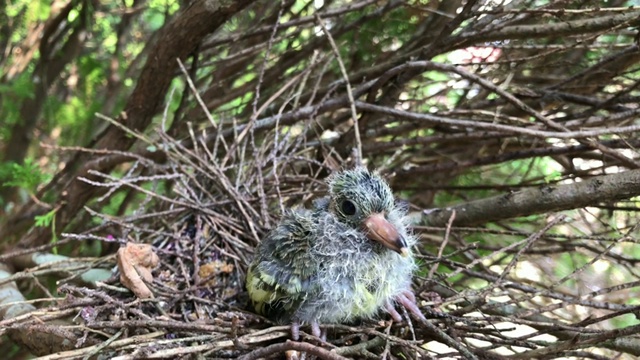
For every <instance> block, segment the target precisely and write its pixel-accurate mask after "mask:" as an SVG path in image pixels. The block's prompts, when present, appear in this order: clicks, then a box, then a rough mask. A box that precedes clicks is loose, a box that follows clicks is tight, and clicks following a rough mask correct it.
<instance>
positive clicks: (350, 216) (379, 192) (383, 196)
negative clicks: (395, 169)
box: [329, 167, 409, 256]
mask: <svg viewBox="0 0 640 360" xmlns="http://www.w3.org/2000/svg"><path fill="white" fill-rule="evenodd" d="M329 197H330V204H329V209H330V210H331V211H332V212H333V213H334V214H335V215H336V216H337V217H338V219H339V220H340V221H341V222H343V223H345V224H347V225H349V226H351V227H353V228H355V229H360V230H361V231H363V232H364V233H365V234H366V235H367V237H368V238H369V239H371V240H374V241H377V242H379V243H380V244H382V245H384V246H386V247H387V248H389V249H391V250H393V251H396V252H398V253H399V254H401V255H402V256H407V255H408V254H409V249H408V248H407V243H406V241H405V239H404V237H403V236H402V234H401V233H400V232H399V231H398V229H397V228H396V226H394V225H393V224H392V223H390V222H389V220H388V219H387V216H388V214H389V213H390V212H391V211H393V209H394V206H395V205H394V198H393V193H392V192H391V188H390V187H389V185H388V184H387V183H386V182H385V181H384V180H383V179H382V178H381V177H380V176H378V175H377V174H375V173H374V174H372V173H370V172H369V171H368V170H367V169H366V168H364V167H359V168H356V169H353V170H345V171H341V172H339V173H335V174H333V175H332V176H331V177H330V178H329Z"/></svg>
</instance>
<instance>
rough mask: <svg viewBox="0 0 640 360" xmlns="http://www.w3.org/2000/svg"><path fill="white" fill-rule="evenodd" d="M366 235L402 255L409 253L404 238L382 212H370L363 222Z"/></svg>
mask: <svg viewBox="0 0 640 360" xmlns="http://www.w3.org/2000/svg"><path fill="white" fill-rule="evenodd" d="M363 225H364V227H365V230H366V231H367V237H368V238H369V239H371V240H375V241H377V242H379V243H381V244H382V245H384V246H386V247H387V248H389V249H391V250H393V251H395V252H397V253H398V254H400V255H402V256H407V255H409V249H408V248H407V243H406V241H405V240H404V238H403V237H402V236H401V235H400V234H399V233H398V230H397V229H396V227H395V226H393V225H391V223H390V222H389V221H388V220H387V219H385V217H384V213H377V214H372V215H370V216H369V217H368V218H366V219H365V220H364V222H363Z"/></svg>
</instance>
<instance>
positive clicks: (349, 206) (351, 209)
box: [340, 200, 356, 216]
mask: <svg viewBox="0 0 640 360" xmlns="http://www.w3.org/2000/svg"><path fill="white" fill-rule="evenodd" d="M340 208H341V210H342V213H343V214H345V215H347V216H351V215H355V214H356V205H355V204H354V203H353V202H352V201H350V200H345V201H343V202H342V204H341V205H340Z"/></svg>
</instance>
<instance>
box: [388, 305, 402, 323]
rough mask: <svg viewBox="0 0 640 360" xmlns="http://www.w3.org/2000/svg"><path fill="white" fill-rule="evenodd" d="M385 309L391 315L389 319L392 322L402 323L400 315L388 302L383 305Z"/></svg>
mask: <svg viewBox="0 0 640 360" xmlns="http://www.w3.org/2000/svg"><path fill="white" fill-rule="evenodd" d="M385 309H386V310H387V312H388V313H389V314H390V315H391V318H392V319H393V321H395V322H402V315H400V313H399V312H398V310H396V308H395V307H394V306H393V304H392V303H391V302H390V301H387V304H386V305H385Z"/></svg>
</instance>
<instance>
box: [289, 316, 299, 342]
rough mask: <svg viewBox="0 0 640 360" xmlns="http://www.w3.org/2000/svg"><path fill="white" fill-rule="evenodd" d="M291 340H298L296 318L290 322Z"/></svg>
mask: <svg viewBox="0 0 640 360" xmlns="http://www.w3.org/2000/svg"><path fill="white" fill-rule="evenodd" d="M291 340H293V341H298V340H300V322H299V321H298V320H294V321H293V322H291Z"/></svg>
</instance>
